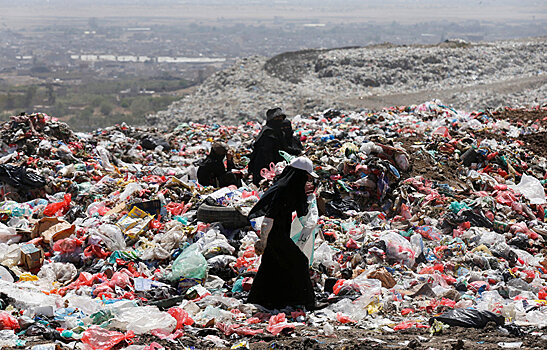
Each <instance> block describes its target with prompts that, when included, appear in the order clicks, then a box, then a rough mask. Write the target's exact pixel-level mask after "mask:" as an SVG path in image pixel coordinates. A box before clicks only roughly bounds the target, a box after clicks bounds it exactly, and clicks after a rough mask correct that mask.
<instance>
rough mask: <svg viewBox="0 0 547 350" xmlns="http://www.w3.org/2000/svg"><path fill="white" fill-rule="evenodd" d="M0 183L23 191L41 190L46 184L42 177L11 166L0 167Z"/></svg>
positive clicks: (3, 165) (2, 165)
mask: <svg viewBox="0 0 547 350" xmlns="http://www.w3.org/2000/svg"><path fill="white" fill-rule="evenodd" d="M0 181H2V182H5V183H6V184H8V185H10V186H12V187H14V188H16V189H22V190H28V189H36V188H41V187H44V186H45V184H46V179H44V178H43V177H42V176H40V175H38V174H36V173H33V172H31V171H27V169H25V168H23V167H19V166H15V165H11V164H1V165H0Z"/></svg>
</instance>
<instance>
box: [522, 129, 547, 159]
mask: <svg viewBox="0 0 547 350" xmlns="http://www.w3.org/2000/svg"><path fill="white" fill-rule="evenodd" d="M522 141H524V143H525V146H526V148H527V149H529V150H530V151H532V152H534V153H535V154H537V155H539V156H542V157H545V158H547V132H545V131H544V132H538V133H537V134H531V135H525V136H524V137H523V138H522Z"/></svg>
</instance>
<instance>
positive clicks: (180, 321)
mask: <svg viewBox="0 0 547 350" xmlns="http://www.w3.org/2000/svg"><path fill="white" fill-rule="evenodd" d="M167 313H168V314H169V315H171V316H173V318H174V319H175V320H177V327H176V328H175V329H181V328H184V326H191V325H193V324H194V320H192V318H191V317H190V315H188V312H186V310H183V309H181V308H180V307H172V308H170V309H169V310H167Z"/></svg>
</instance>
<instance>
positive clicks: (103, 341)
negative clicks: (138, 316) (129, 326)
mask: <svg viewBox="0 0 547 350" xmlns="http://www.w3.org/2000/svg"><path fill="white" fill-rule="evenodd" d="M134 336H135V333H133V331H129V332H127V333H126V334H123V333H120V332H115V331H108V330H106V329H103V328H100V327H97V326H91V327H89V328H88V329H87V330H86V331H85V332H84V334H83V336H82V343H84V344H87V345H89V346H90V347H91V349H93V350H109V349H112V348H113V347H114V346H116V345H117V344H119V343H120V342H122V341H128V340H129V339H131V338H133V337H134Z"/></svg>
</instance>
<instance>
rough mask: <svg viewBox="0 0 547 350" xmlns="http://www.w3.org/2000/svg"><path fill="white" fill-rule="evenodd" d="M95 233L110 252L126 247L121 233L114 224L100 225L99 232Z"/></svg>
mask: <svg viewBox="0 0 547 350" xmlns="http://www.w3.org/2000/svg"><path fill="white" fill-rule="evenodd" d="M95 234H96V235H97V236H99V237H100V238H101V239H102V241H103V242H104V244H105V245H106V247H107V248H108V249H109V250H110V251H112V252H113V251H115V250H123V249H125V247H126V245H125V239H124V236H123V233H122V231H121V230H120V228H119V227H118V226H116V225H110V224H106V225H102V226H100V227H99V232H97V233H95Z"/></svg>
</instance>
